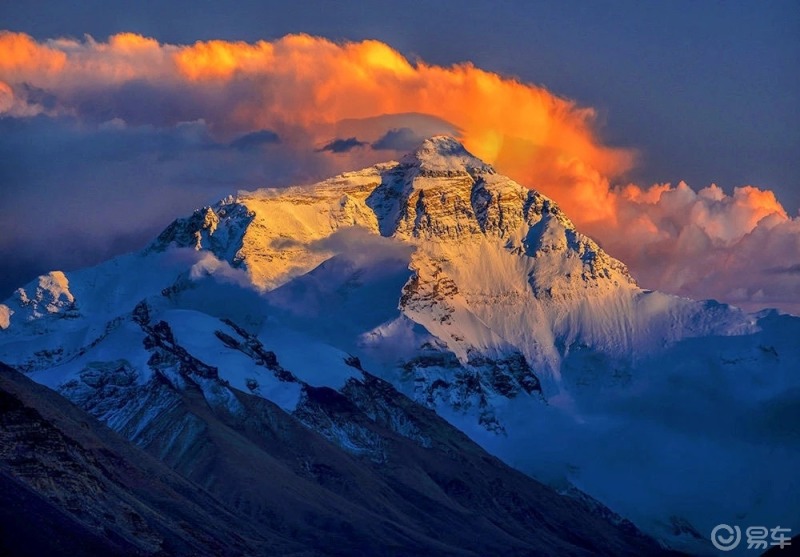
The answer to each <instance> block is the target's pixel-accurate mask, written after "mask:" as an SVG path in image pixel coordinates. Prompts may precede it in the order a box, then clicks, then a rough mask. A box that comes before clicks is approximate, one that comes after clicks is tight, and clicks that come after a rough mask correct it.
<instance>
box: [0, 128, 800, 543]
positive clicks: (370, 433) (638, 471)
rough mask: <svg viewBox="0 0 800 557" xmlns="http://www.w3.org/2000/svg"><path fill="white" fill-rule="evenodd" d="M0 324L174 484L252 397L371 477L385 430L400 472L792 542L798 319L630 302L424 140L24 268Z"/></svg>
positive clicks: (575, 238) (672, 527)
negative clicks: (97, 250) (31, 274)
mask: <svg viewBox="0 0 800 557" xmlns="http://www.w3.org/2000/svg"><path fill="white" fill-rule="evenodd" d="M0 327H2V329H3V330H2V331H0V360H3V361H6V362H7V363H9V364H11V365H13V366H14V367H16V368H17V369H19V370H21V371H23V372H25V373H27V374H28V375H29V377H30V378H32V379H34V380H35V381H37V382H40V383H42V384H44V385H47V386H49V387H51V388H53V389H55V390H57V391H59V392H60V393H62V394H63V395H64V396H66V397H67V398H69V399H70V400H71V401H73V402H74V403H76V404H78V406H80V407H81V408H83V409H85V410H86V411H88V412H89V413H91V414H92V415H93V416H95V417H97V418H98V419H100V420H101V421H102V422H103V423H105V424H107V425H108V426H110V427H111V428H112V429H114V430H115V431H117V432H119V433H121V434H122V435H123V436H124V437H126V438H127V439H129V440H131V441H132V442H134V443H135V444H136V445H138V446H140V447H143V448H145V449H146V450H147V451H148V452H150V454H152V455H155V456H157V457H158V458H159V459H161V460H163V461H164V462H165V463H167V464H168V465H169V466H171V467H172V468H174V469H175V470H176V471H178V472H180V473H181V474H183V475H184V476H185V477H187V478H189V479H193V480H194V481H198V480H199V479H200V476H194V475H193V474H201V475H202V477H208V476H206V474H209V473H208V472H207V471H206V468H205V466H211V465H210V464H208V465H206V464H201V463H205V462H206V461H207V460H209V459H210V460H211V461H212V462H214V463H219V462H221V461H225V462H227V463H228V466H230V467H231V469H233V470H235V469H238V467H239V465H238V464H237V463H238V462H241V460H242V459H244V460H247V458H244V456H242V457H241V458H239V457H234V455H236V454H239V453H237V451H238V449H237V447H238V444H236V443H234V444H232V445H227V444H226V445H225V447H224V449H223V448H221V445H219V444H217V442H216V441H214V442H212V443H211V444H212V445H213V446H214V447H216V449H215V451H212V453H210V454H213V455H219V456H213V457H211V456H209V454H207V453H204V452H203V450H202V449H201V448H198V445H197V444H198V443H200V445H201V446H202V447H205V446H207V443H208V441H207V440H204V439H206V437H205V436H206V435H207V432H208V431H216V427H212V428H210V429H209V426H208V419H210V418H208V411H209V410H208V409H211V411H212V413H214V415H215V416H216V418H214V419H215V420H216V419H223V422H225V423H226V424H227V425H228V427H232V429H233V430H234V431H237V432H239V433H242V432H243V431H249V429H248V428H255V429H256V430H258V429H259V427H260V426H254V425H252V422H251V421H250V420H252V419H254V418H253V416H254V415H259V416H260V415H263V412H265V410H263V409H262V408H261V407H262V406H263V405H265V404H268V405H270V406H269V407H270V408H272V409H273V413H276V412H280V415H281V416H284V415H286V416H288V417H290V418H291V420H292V421H291V423H293V424H296V423H299V424H302V430H303V431H310V432H313V433H314V434H315V435H318V436H321V437H322V438H324V439H326V440H327V441H328V442H330V443H333V444H334V445H335V446H337V447H338V448H339V449H340V450H342V451H344V452H345V453H347V454H348V455H349V458H356V459H359V461H368V462H371V463H372V464H371V465H372V466H377V467H378V468H379V469H381V470H383V471H384V472H385V470H387V469H390V468H393V467H395V466H397V464H396V463H395V460H394V459H396V458H397V457H396V456H394V455H395V454H397V453H396V452H395V451H393V450H392V449H391V448H390V447H392V446H394V445H393V444H392V443H394V442H395V438H401V439H402V440H403V443H405V445H403V447H404V448H403V449H402V450H400V451H399V454H402V455H404V456H408V455H415V456H414V459H413V460H412V461H408V462H407V464H408V466H412V467H416V466H417V464H416V463H417V462H418V459H421V458H422V457H421V456H419V455H420V454H427V453H425V452H424V451H423V452H422V453H419V450H420V448H421V449H425V450H429V449H431V448H438V449H441V450H442V451H444V453H445V454H447V455H450V456H451V457H452V458H456V459H458V458H460V457H458V455H460V454H461V453H462V452H467V453H469V452H472V451H475V450H477V447H475V446H474V445H472V444H471V442H472V441H474V442H476V443H477V444H478V445H480V446H482V447H483V449H485V450H487V451H488V452H489V453H491V454H493V455H495V456H497V457H499V458H500V459H501V460H502V461H504V462H505V463H506V464H510V465H511V466H514V467H515V468H517V469H519V470H522V471H523V472H525V473H527V474H529V475H530V476H533V477H535V478H537V479H539V480H541V481H544V482H545V483H547V484H549V485H550V486H552V487H553V488H555V489H557V490H559V491H560V492H561V493H563V494H564V495H565V496H567V497H568V499H569V500H571V501H573V502H574V501H581V502H582V504H583V505H589V506H590V507H592V508H594V509H595V511H594V512H595V515H597V516H602V517H605V519H606V520H611V521H612V522H616V523H617V524H623V520H624V519H629V520H632V521H633V522H634V523H635V524H636V525H637V526H638V527H640V528H643V529H644V530H645V531H646V532H647V533H649V534H651V535H653V536H656V537H658V538H659V539H661V540H662V541H663V542H664V543H669V544H671V545H672V546H673V547H678V548H681V549H686V550H688V551H691V552H696V553H702V552H705V551H708V552H713V547H711V546H710V544H709V543H708V542H707V541H706V537H707V536H708V534H709V533H710V531H711V529H712V528H713V527H714V526H715V525H716V524H718V523H721V522H726V521H727V522H729V523H736V522H741V521H745V522H747V523H748V524H749V523H753V524H755V523H758V524H762V523H764V524H780V525H782V526H791V527H792V528H793V529H794V530H795V531H796V530H797V529H798V528H800V524H798V523H796V521H797V517H800V506H798V503H797V501H798V500H800V497H797V495H798V494H800V481H799V480H798V479H797V478H796V474H795V473H794V470H796V469H797V467H798V465H800V443H798V441H800V429H799V428H798V425H797V424H798V423H800V422H798V420H797V418H798V417H800V416H798V414H800V412H799V411H798V409H800V377H799V376H798V373H797V369H800V349H799V348H798V346H797V342H796V339H797V338H798V335H800V318H797V317H793V316H789V315H781V314H778V313H777V312H774V311H766V312H762V313H759V314H747V313H745V312H743V311H741V310H739V309H737V308H734V307H731V306H727V305H724V304H719V303H717V302H714V301H703V302H698V301H693V300H688V299H684V298H677V297H674V296H669V295H666V294H662V293H659V292H653V291H649V290H645V289H642V288H640V287H639V286H638V285H637V284H636V282H635V281H634V279H633V278H632V277H631V275H630V273H629V272H628V270H627V268H626V267H625V265H624V264H623V263H621V262H620V261H617V260H616V259H614V258H613V257H611V256H610V255H608V254H607V253H605V252H604V251H603V249H602V248H601V247H600V246H599V245H598V244H597V243H596V242H594V241H593V240H592V239H590V238H588V237H586V236H585V235H583V234H581V233H580V232H579V231H577V230H576V229H575V227H574V225H573V224H572V222H571V221H570V220H569V218H568V217H567V216H566V215H565V214H564V213H563V212H562V211H561V210H560V209H559V207H558V206H557V204H556V203H555V202H553V201H552V200H550V199H548V198H547V197H545V196H543V195H541V194H539V193H537V192H536V191H534V190H530V189H528V188H526V187H523V186H521V185H519V184H517V183H515V182H514V181H512V180H510V179H509V178H507V177H504V176H502V175H500V174H498V173H496V172H495V171H494V169H493V168H492V167H491V166H489V165H487V164H485V163H483V162H482V161H480V160H479V159H477V158H475V157H474V156H472V155H471V154H469V153H468V152H467V151H466V150H465V149H464V148H463V146H461V145H460V144H459V143H458V142H457V141H455V140H453V139H451V138H448V137H442V136H439V137H434V138H431V139H429V140H427V141H425V142H424V143H423V144H422V145H421V146H420V148H419V149H418V150H416V151H415V152H414V153H411V154H409V155H407V156H406V157H405V158H403V159H402V160H400V161H399V162H389V163H383V164H379V165H376V166H373V167H370V168H367V169H364V170H360V171H357V172H350V173H345V174H342V175H340V176H337V177H334V178H331V179H329V180H326V181H324V182H321V183H318V184H314V185H311V186H302V187H293V188H287V189H281V190H259V191H255V192H251V193H240V194H238V195H237V196H230V197H228V198H226V199H224V200H222V201H220V202H219V203H217V204H215V205H213V206H211V207H205V208H203V209H200V210H198V211H196V212H195V213H194V214H193V215H191V216H189V217H188V218H183V219H178V220H176V221H175V222H174V223H172V224H171V225H170V226H169V227H167V229H165V230H164V232H163V233H162V234H161V235H160V236H159V237H158V238H157V239H155V240H154V241H153V242H152V243H151V244H150V245H149V246H148V247H147V248H145V249H144V250H142V251H140V252H138V253H133V254H129V255H125V256H122V257H118V258H115V259H112V260H109V261H108V262H106V263H103V264H101V265H98V266H96V267H93V268H89V269H84V270H80V271H75V272H70V273H63V272H59V271H54V272H52V273H50V274H48V275H44V276H42V277H39V278H38V279H37V280H36V281H34V282H32V283H31V284H29V285H26V286H25V287H23V288H21V289H19V290H18V291H17V292H16V293H15V294H14V295H13V296H12V297H11V299H9V300H7V301H6V302H5V303H4V304H3V305H0ZM242 393H247V394H248V395H249V396H244V395H243V394H242ZM187 397H189V398H188V400H191V404H189V403H188V402H187ZM245 401H246V402H245ZM254 401H255V402H254ZM187 405H188V406H187ZM259 405H261V406H259ZM201 410H202V411H201ZM220 416H222V417H223V418H220ZM434 418H435V425H432V422H430V421H429V420H433V419H434ZM441 418H444V420H441ZM257 421H258V420H257ZM259 423H260V422H259ZM423 425H425V426H424V427H423ZM445 430H446V431H447V433H446V435H445V437H444V438H442V437H440V435H443V433H442V432H443V431H445ZM459 430H460V431H461V432H463V433H465V434H466V435H467V437H468V438H469V439H471V441H470V442H469V444H467V437H463V436H460V434H458V438H459V439H461V441H460V442H459V444H457V445H455V446H454V445H453V444H452V441H451V439H452V438H453V436H454V435H456V433H455V432H457V431H459ZM198 439H201V440H203V441H198ZM389 439H391V440H392V441H391V442H390V441H388V440H389ZM462 443H463V444H462ZM286 444H287V445H289V446H294V445H295V444H296V443H295V441H291V440H290V441H287V442H286ZM412 446H413V447H414V448H413V449H412V448H411V447H412ZM248 458H250V457H248ZM298 458H299V457H298ZM404 462H405V461H404ZM470 466H472V465H470ZM211 469H214V466H211ZM226 470H227V468H226ZM396 473H397V474H399V473H400V472H399V471H396ZM506 473H510V472H508V471H507V472H504V473H503V474H506ZM210 475H211V477H213V478H218V477H221V476H223V475H224V476H225V477H233V476H238V477H241V478H244V477H248V475H247V474H246V473H244V472H241V471H236V472H230V473H228V472H227V471H226V473H225V474H223V475H221V474H219V473H210ZM776 478H777V479H779V480H780V481H777V482H776V481H775V479H776ZM207 481H208V482H210V483H209V485H211V484H213V483H214V482H213V481H212V480H210V479H209V480H207ZM461 481H463V482H465V485H466V486H467V488H466V489H467V490H468V491H469V490H471V489H473V488H474V489H479V487H478V486H480V485H482V484H480V482H478V478H476V477H473V476H470V478H469V481H468V482H467V481H465V480H463V479H462V480H461ZM473 482H478V485H476V486H473ZM233 483H234V485H233V486H227V487H224V488H222V487H220V489H221V491H220V492H219V493H222V494H227V493H237V492H239V491H240V489H237V488H236V487H235V486H236V485H240V484H239V483H237V482H233ZM201 485H204V487H209V486H208V485H205V484H202V482H201ZM214 485H216V484H214ZM220 485H225V484H224V482H223V483H222V484H220ZM730 486H736V489H730ZM459 489H461V488H459ZM212 492H213V491H212ZM483 493H484V495H485V496H487V497H488V494H489V493H491V489H489V490H488V491H485V492H483ZM587 494H588V495H587ZM351 496H355V495H353V494H348V495H347V497H346V498H349V497H351ZM364 496H365V497H366V496H367V495H364ZM521 501H523V500H519V501H518V502H517V504H520V505H521V504H522V502H521ZM460 504H464V503H460ZM473 504H476V503H475V502H474V501H473V502H471V503H470V504H466V505H465V507H464V508H467V509H469V508H472V505H473ZM513 506H514V505H511V506H510V507H509V508H507V509H506V511H507V512H511V507H513ZM609 509H610V510H609ZM612 511H613V512H612ZM622 517H624V519H623V518H622ZM503 520H507V519H506V518H503ZM792 521H794V522H792ZM356 522H359V521H356ZM790 522H791V524H789V523H790ZM489 538H491V536H489ZM609 543H610V542H609ZM494 547H500V546H494ZM598 547H603V545H600V546H598ZM596 550H599V549H597V548H594V549H593V551H596Z"/></svg>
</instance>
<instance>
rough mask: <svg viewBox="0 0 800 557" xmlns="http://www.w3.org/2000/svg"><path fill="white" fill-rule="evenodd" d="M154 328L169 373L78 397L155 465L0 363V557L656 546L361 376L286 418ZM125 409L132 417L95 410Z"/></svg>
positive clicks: (107, 384)
mask: <svg viewBox="0 0 800 557" xmlns="http://www.w3.org/2000/svg"><path fill="white" fill-rule="evenodd" d="M139 314H140V316H141V308H140V312H139ZM161 323H162V324H158V323H157V324H155V325H154V327H153V328H152V331H150V334H151V336H148V337H145V338H147V339H150V340H148V341H147V343H148V345H149V346H151V348H152V349H153V351H152V353H153V355H154V357H153V358H152V359H153V360H154V361H153V363H152V365H153V366H154V367H155V368H156V369H159V370H162V369H164V368H161V367H159V366H160V365H162V364H164V363H165V362H166V361H167V360H170V361H171V363H174V364H177V366H178V368H179V369H176V370H174V371H175V375H174V376H172V377H168V373H167V374H162V373H161V371H158V372H156V374H155V375H154V376H153V377H152V378H151V380H150V381H148V382H147V383H145V384H142V385H139V386H138V387H137V386H135V385H134V384H133V383H134V382H132V381H130V379H131V376H130V373H129V371H130V370H123V369H117V370H113V371H111V370H109V371H110V372H109V373H108V374H106V375H105V376H104V377H103V376H98V375H97V374H95V375H94V376H93V378H92V379H91V380H89V384H90V383H94V384H93V386H92V387H91V388H94V389H95V390H94V393H93V397H76V400H78V401H79V402H81V403H82V405H84V406H85V407H87V408H89V410H90V412H92V413H93V414H95V415H97V416H100V417H101V418H102V419H106V420H108V421H109V423H112V424H116V425H118V426H121V427H119V431H120V432H121V433H123V435H125V436H126V437H128V438H131V439H132V440H133V441H135V442H136V444H138V445H139V446H140V447H142V448H144V449H145V450H146V451H147V452H148V453H150V455H153V456H157V457H158V460H157V459H154V458H153V456H150V455H147V454H146V453H145V452H143V451H142V450H141V449H139V448H136V447H134V446H133V445H131V444H129V443H128V442H127V441H125V440H124V439H123V438H122V437H120V436H118V435H117V434H115V433H114V432H112V431H111V430H109V429H107V428H106V427H105V426H103V425H102V424H101V423H100V422H98V421H96V420H95V419H94V418H93V417H91V416H89V415H88V414H85V413H84V412H83V411H81V410H80V409H79V408H76V407H74V406H72V404H70V403H69V402H68V401H67V400H65V399H63V398H62V397H60V396H59V395H57V394H56V393H54V392H52V391H49V390H47V389H45V388H43V387H41V386H39V385H36V384H35V383H33V382H31V381H30V380H29V379H27V378H26V377H24V376H23V375H21V374H19V373H18V372H16V371H14V370H12V369H10V368H8V367H5V366H3V368H2V370H0V407H1V408H2V413H0V438H2V441H3V443H2V447H3V450H2V451H1V452H0V482H2V484H3V487H4V489H3V491H2V493H3V495H2V497H3V499H4V505H3V506H2V509H3V511H2V521H0V523H1V524H2V526H1V528H2V529H3V530H4V532H3V536H2V538H0V548H2V550H3V552H4V553H3V554H7V555H43V554H66V553H65V552H67V553H70V554H76V555H465V556H466V555H486V554H496V553H499V552H502V553H508V554H510V555H515V554H519V555H522V554H530V553H531V552H534V553H536V554H541V555H639V554H641V553H642V552H647V553H649V554H664V555H667V554H668V552H665V551H663V550H662V549H661V548H659V547H658V546H657V545H656V544H655V542H654V541H653V540H652V539H650V538H647V537H646V536H644V535H643V534H641V533H639V532H638V531H637V530H636V528H635V527H634V526H633V525H632V524H630V523H629V522H626V521H624V520H622V519H620V518H619V517H616V516H614V515H613V514H612V515H611V516H612V520H609V519H608V517H607V516H604V515H602V514H599V513H597V511H596V508H595V507H594V506H593V505H592V504H591V503H587V502H586V501H583V500H581V499H576V498H570V497H565V496H562V495H559V494H557V493H556V492H555V491H553V490H552V489H550V488H547V487H545V486H543V485H541V484H539V483H538V482H536V481H534V480H532V479H531V478H529V477H527V476H525V475H523V474H521V473H519V472H516V471H514V470H512V469H510V468H509V467H508V466H506V465H504V464H503V463H501V462H500V461H499V460H497V459H496V458H493V457H490V456H489V455H488V454H487V453H485V452H484V451H483V450H481V449H480V448H478V447H477V446H476V445H474V443H472V442H471V441H469V440H468V439H467V438H466V437H465V436H464V435H463V434H461V433H460V432H458V431H457V430H455V429H454V428H453V427H452V426H450V425H449V424H447V423H446V422H444V421H443V420H442V419H441V418H438V417H437V416H436V415H435V414H433V413H432V412H427V411H423V410H420V409H419V408H418V406H417V405H416V404H414V403H413V402H412V401H410V400H408V399H406V398H405V397H404V396H403V395H400V394H399V393H397V391H396V390H395V389H393V388H392V387H391V386H390V385H389V384H388V383H385V382H384V381H382V380H380V379H378V378H376V377H373V376H370V375H368V374H364V375H363V380H362V381H354V380H351V381H350V382H349V384H348V385H347V386H346V387H345V388H344V389H343V392H342V393H339V392H337V391H334V390H332V389H327V388H314V387H310V386H308V385H305V386H304V393H303V401H302V404H301V405H300V407H299V408H298V409H297V410H296V411H295V412H294V413H293V414H292V415H290V414H287V413H286V412H284V411H283V410H281V409H280V408H278V407H277V406H275V405H274V404H272V403H271V402H269V401H267V400H265V399H264V398H262V397H259V396H253V395H251V394H246V393H243V392H240V391H237V390H235V389H231V388H230V387H229V386H228V385H226V384H225V383H224V382H222V381H220V380H219V378H218V377H217V376H216V373H215V370H213V369H212V368H208V367H205V366H204V365H203V364H202V363H201V362H199V361H197V360H195V359H193V358H191V357H187V355H186V354H185V353H184V352H182V351H181V350H180V349H176V347H175V345H174V344H173V343H172V341H171V340H170V333H169V328H168V326H167V325H165V324H163V322H161ZM155 355H158V356H157V357H156V356H155ZM268 359H269V358H268ZM266 363H267V364H269V362H266ZM351 364H352V365H356V366H357V362H355V361H353V362H351ZM272 365H273V367H274V366H277V365H278V364H277V363H276V362H274V361H273V362H272ZM287 373H288V372H287ZM134 375H135V374H134ZM178 377H180V378H182V380H183V381H182V383H181V384H180V385H178V384H176V379H177V378H178ZM287 378H288V377H287ZM95 381H101V382H102V383H103V385H99V384H97V383H96V382H95ZM123 392H124V395H123ZM208 392H216V397H209V396H208V394H207V393H208ZM223 392H225V393H227V394H228V395H229V396H230V397H232V398H230V399H228V398H226V397H225V396H220V393H223ZM90 398H91V399H92V400H89V399H90ZM234 401H235V402H234ZM126 403H127V404H129V405H131V404H135V405H136V406H137V408H136V410H133V409H131V408H128V409H122V410H121V411H120V409H115V410H112V409H111V408H109V406H118V405H120V404H126ZM145 408H147V410H144V409H145ZM126 412H131V418H130V419H128V420H125V421H124V422H123V421H121V420H120V416H121V413H126ZM147 412H149V413H150V415H148V416H145V414H146V413H147ZM110 414H114V416H115V418H114V419H109V415H110ZM332 436H339V438H338V442H337V443H331V442H329V441H328V440H327V439H326V438H328V439H330V438H332ZM344 440H347V442H348V443H349V447H350V448H351V450H347V451H345V450H342V448H340V447H342V441H344ZM595 504H596V503H595ZM43 532H44V533H47V534H48V535H46V536H43V535H42V533H43Z"/></svg>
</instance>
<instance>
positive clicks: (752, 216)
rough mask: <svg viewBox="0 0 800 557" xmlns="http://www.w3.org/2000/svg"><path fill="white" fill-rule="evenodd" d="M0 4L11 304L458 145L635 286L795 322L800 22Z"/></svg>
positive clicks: (541, 6)
mask: <svg viewBox="0 0 800 557" xmlns="http://www.w3.org/2000/svg"><path fill="white" fill-rule="evenodd" d="M0 4H2V6H1V7H0V29H5V30H6V31H7V33H5V34H4V35H2V36H1V37H0V261H2V267H0V299H1V298H5V297H6V296H7V295H8V294H10V293H11V292H12V290H13V289H14V288H15V287H17V286H20V285H21V284H23V283H25V282H27V281H28V280H31V279H32V278H34V277H35V276H36V275H37V274H39V273H42V272H45V271H47V270H50V269H53V268H59V269H64V270H69V269H72V268H76V267H80V266H84V265H88V264H92V263H96V262H98V261H101V260H103V259H105V258H107V257H110V256H112V255H115V254H117V253H121V252H124V251H128V250H131V249H137V248H139V247H142V246H143V245H145V243H146V242H147V241H148V240H149V239H151V238H153V237H154V236H155V235H156V234H157V233H158V231H159V230H160V229H162V228H163V227H165V226H166V225H167V224H168V223H169V222H170V221H171V220H172V219H173V218H175V217H177V216H181V215H185V214H186V213H188V212H190V211H191V210H193V209H194V208H196V207H198V206H201V205H203V204H207V203H211V202H213V201H214V200H215V199H216V198H219V197H222V196H224V195H226V194H228V193H231V192H235V191H236V190H239V189H253V188H255V187H260V186H267V185H271V186H272V185H274V186H282V185H287V184H291V183H297V182H309V181H313V180H316V179H319V178H324V177H326V176H328V175H330V174H332V173H335V172H339V171H343V170H347V169H353V168H358V167H359V166H365V165H367V164H372V163H374V162H377V161H379V160H386V159H390V158H396V157H397V156H399V154H400V153H402V152H403V151H404V150H406V149H408V148H411V146H413V143H414V142H415V141H416V140H418V139H419V138H420V137H423V136H425V135H429V134H433V133H451V134H453V135H457V136H458V137H459V138H460V139H462V140H463V141H464V143H465V145H466V146H467V148H469V149H470V150H472V151H473V152H475V154H476V155H478V156H480V157H482V158H484V159H486V160H487V161H488V162H490V163H492V164H494V165H495V166H496V167H497V168H498V170H499V171H501V172H504V173H506V174H508V175H510V176H511V177H513V178H514V179H516V180H518V181H520V182H521V183H523V184H525V185H528V186H530V187H534V188H536V189H540V190H541V191H543V192H544V193H545V194H547V195H550V196H551V197H553V198H554V199H555V200H556V201H558V202H559V203H560V204H561V205H562V206H563V207H564V208H565V210H566V211H567V213H568V214H569V215H570V217H571V218H572V219H573V221H575V223H576V224H577V225H578V226H579V228H581V230H583V231H585V232H587V233H589V234H590V235H592V236H594V237H595V238H596V239H598V241H599V242H600V243H601V245H603V247H605V248H606V249H607V250H608V251H609V252H610V253H612V255H615V256H617V257H619V258H620V259H622V260H623V261H625V262H626V263H628V265H629V266H630V267H631V270H632V272H633V273H634V276H636V277H637V279H638V280H639V282H640V284H642V285H643V286H645V287H648V288H658V289H663V290H666V291H669V292H673V293H677V294H682V295H688V296H692V297H697V298H706V297H714V298H718V299H722V300H724V301H728V302H731V303H736V304H740V305H742V306H744V307H747V308H748V309H758V308H759V307H766V306H777V307H781V308H783V309H786V310H788V311H794V312H797V311H798V310H800V239H799V238H800V221H798V218H797V215H798V208H799V207H800V164H798V163H797V158H798V157H797V153H799V152H800V125H798V124H800V118H798V101H800V98H798V97H800V72H798V71H797V68H800V6H799V5H798V4H797V3H796V2H788V1H786V2H782V1H776V2H768V3H764V2H739V1H731V2H711V1H709V2H683V1H674V2H660V3H641V2H629V1H612V2H588V1H586V2H569V1H568V2H521V1H520V2H515V1H507V2H488V1H487V2H479V1H470V0H463V1H460V2H417V1H414V0H407V1H404V2H370V3H361V2H324V1H323V2H302V1H300V2H292V3H278V2H275V3H270V2H255V1H245V2H236V3H227V2H210V1H206V2H202V1H197V0H195V1H192V2H188V1H173V2H163V1H161V2H151V1H142V2H100V1H97V2H95V1H85V2H72V3H64V2H37V1H32V2H26V3H22V2H14V3H12V2H7V1H5V0H0ZM110 37H111V38H110ZM198 41H200V42H199V43H198ZM208 41H212V42H208ZM213 41H216V42H213ZM365 41H366V42H365ZM712 184H715V185H714V186H712Z"/></svg>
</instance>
